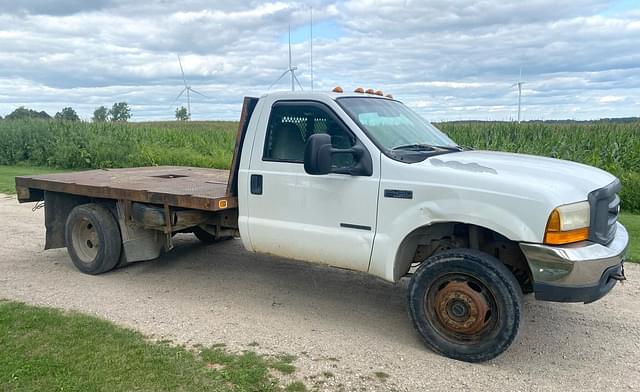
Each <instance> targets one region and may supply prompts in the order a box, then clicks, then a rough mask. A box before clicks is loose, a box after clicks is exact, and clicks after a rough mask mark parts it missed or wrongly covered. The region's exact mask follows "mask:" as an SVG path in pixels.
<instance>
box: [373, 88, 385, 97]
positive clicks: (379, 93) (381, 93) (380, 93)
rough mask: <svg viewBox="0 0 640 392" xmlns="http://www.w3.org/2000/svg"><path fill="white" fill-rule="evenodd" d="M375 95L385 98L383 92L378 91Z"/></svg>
mask: <svg viewBox="0 0 640 392" xmlns="http://www.w3.org/2000/svg"><path fill="white" fill-rule="evenodd" d="M374 94H375V95H379V96H381V97H384V93H383V92H382V90H377V91H376V92H375V93H374Z"/></svg>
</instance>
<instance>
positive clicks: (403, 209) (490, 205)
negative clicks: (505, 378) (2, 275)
mask: <svg viewBox="0 0 640 392" xmlns="http://www.w3.org/2000/svg"><path fill="white" fill-rule="evenodd" d="M227 176H228V180H227V182H226V183H225V182H224V180H223V179H224V177H227ZM16 189H17V194H18V199H19V201H21V202H33V201H40V200H44V201H45V224H46V227H47V237H46V245H45V249H51V248H60V247H67V249H68V250H69V255H70V256H71V259H72V261H73V263H74V264H75V265H76V266H77V267H78V268H79V269H80V270H81V271H83V272H86V273H89V274H99V273H104V272H108V271H109V270H112V269H114V268H116V267H118V266H121V265H125V264H127V263H130V262H135V261H141V260H150V259H153V258H156V257H158V255H159V254H160V253H161V251H162V250H163V249H164V250H165V251H168V250H170V249H171V241H172V240H171V238H172V236H173V235H174V234H176V233H185V232H186V233H194V234H195V235H196V236H197V237H198V238H199V239H201V240H202V241H204V242H209V243H212V242H218V241H220V240H223V239H228V238H231V237H232V236H234V235H239V236H240V238H241V240H242V243H243V245H244V247H245V248H246V249H247V250H249V251H251V252H259V253H265V254H271V255H276V256H280V257H285V258H290V259H296V260H301V261H306V262H312V263H321V264H326V265H330V266H334V267H339V268H345V269H350V270H355V271H361V272H365V273H369V274H372V275H374V276H376V277H379V278H381V279H384V280H387V281H390V282H397V281H399V280H400V279H403V278H408V279H409V283H408V290H407V301H408V306H407V307H408V310H409V316H410V318H411V320H412V322H413V324H414V326H415V328H416V330H417V331H418V333H419V334H420V335H421V337H422V338H423V340H424V342H425V344H426V346H427V347H429V348H431V349H432V350H433V351H435V352H437V353H440V354H442V355H445V356H448V357H451V358H454V359H458V360H464V361H469V362H479V361H486V360H489V359H492V358H494V357H496V356H497V355H499V354H500V353H502V352H504V351H505V350H506V349H507V348H508V347H509V345H510V344H511V343H512V342H513V340H514V339H515V337H516V335H517V333H518V330H519V327H520V324H521V322H522V306H523V305H522V295H523V294H528V293H533V294H534V295H535V297H536V299H539V300H546V301H558V302H585V303H588V302H593V301H596V300H597V299H599V298H601V297H602V296H604V295H605V294H607V293H608V292H609V291H610V290H611V289H612V288H613V287H614V286H615V284H616V282H618V281H620V280H624V279H625V277H624V268H623V261H624V256H625V251H626V248H627V246H628V242H629V238H628V234H627V232H626V230H625V228H624V227H623V226H622V225H621V224H620V223H618V222H617V217H618V213H619V206H620V198H619V197H618V192H619V190H620V181H619V180H618V179H617V178H616V177H614V176H612V175H611V174H609V173H607V172H605V171H602V170H600V169H596V168H593V167H590V166H586V165H582V164H578V163H575V162H569V161H562V160H558V159H551V158H543V157H536V156H528V155H522V154H511V153H501V152H491V151H475V150H471V149H468V148H463V147H461V146H459V145H458V144H456V143H455V142H454V141H453V140H451V139H450V138H449V137H448V136H447V135H445V134H444V133H443V132H441V131H439V130H438V129H437V128H436V127H434V126H433V125H431V124H429V123H428V122H427V121H425V120H424V119H423V118H422V117H420V116H419V115H418V114H416V113H415V112H413V111H412V110H411V109H409V108H408V107H407V106H405V105H404V104H402V103H401V102H399V101H397V100H395V99H393V98H392V97H390V96H384V95H383V94H382V93H381V92H379V91H377V92H374V91H373V90H367V91H364V90H362V89H356V90H355V91H354V92H353V93H344V92H343V91H342V89H340V88H336V89H335V90H334V91H332V92H278V93H271V94H267V95H265V96H262V97H260V98H245V100H244V105H243V109H242V116H241V119H240V124H239V128H238V134H237V140H236V147H235V151H234V157H233V160H232V163H231V170H230V171H229V172H228V173H227V172H225V171H221V170H215V169H202V168H185V167H159V168H154V167H151V168H131V169H114V170H97V171H89V172H79V173H67V174H55V175H45V176H34V177H19V178H16ZM284 278H286V277H283V279H284ZM345 300H348V299H345Z"/></svg>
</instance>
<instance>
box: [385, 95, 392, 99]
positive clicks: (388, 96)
mask: <svg viewBox="0 0 640 392" xmlns="http://www.w3.org/2000/svg"><path fill="white" fill-rule="evenodd" d="M385 97H387V98H389V99H393V95H391V94H387V95H385Z"/></svg>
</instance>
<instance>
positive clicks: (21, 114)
mask: <svg viewBox="0 0 640 392" xmlns="http://www.w3.org/2000/svg"><path fill="white" fill-rule="evenodd" d="M27 118H41V119H45V120H49V119H51V116H50V115H48V114H47V112H45V111H44V110H43V111H41V112H36V111H35V110H32V109H27V108H25V107H24V106H20V107H19V108H17V109H16V110H14V111H13V112H11V113H9V114H7V116H6V117H5V118H4V119H5V120H23V119H27Z"/></svg>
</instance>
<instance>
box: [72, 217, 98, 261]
mask: <svg viewBox="0 0 640 392" xmlns="http://www.w3.org/2000/svg"><path fill="white" fill-rule="evenodd" d="M72 241H73V247H74V249H75V250H76V253H77V256H78V258H79V259H80V261H82V262H83V263H91V262H93V260H94V259H95V258H96V256H97V255H98V248H99V247H100V241H99V239H98V232H97V230H96V228H95V226H94V225H93V224H92V223H91V221H89V220H88V219H80V220H78V222H76V223H75V225H74V226H73V229H72Z"/></svg>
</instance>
